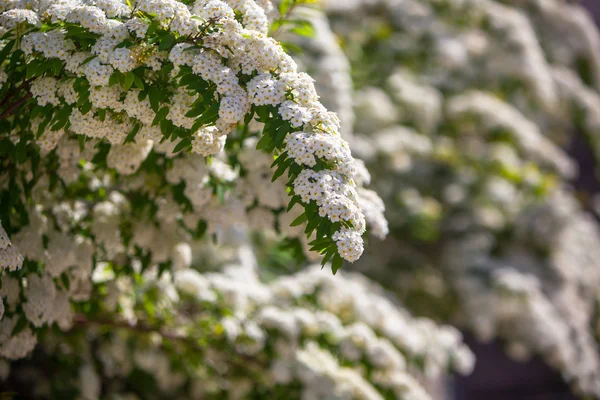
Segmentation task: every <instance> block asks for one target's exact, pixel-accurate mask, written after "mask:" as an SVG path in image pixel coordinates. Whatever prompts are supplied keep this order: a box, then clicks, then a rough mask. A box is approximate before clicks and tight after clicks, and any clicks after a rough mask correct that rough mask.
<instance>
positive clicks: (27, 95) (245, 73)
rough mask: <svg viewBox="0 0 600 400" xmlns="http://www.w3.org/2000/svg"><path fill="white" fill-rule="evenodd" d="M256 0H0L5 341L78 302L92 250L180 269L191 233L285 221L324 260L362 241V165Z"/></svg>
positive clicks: (17, 348) (83, 300)
mask: <svg viewBox="0 0 600 400" xmlns="http://www.w3.org/2000/svg"><path fill="white" fill-rule="evenodd" d="M288 6H289V4H288ZM281 11H285V9H284V7H283V8H281ZM269 13H273V9H272V6H271V5H270V3H268V2H265V4H262V5H259V4H258V3H256V2H254V1H253V0H244V1H231V2H223V1H219V0H216V1H213V0H211V1H196V2H189V1H188V2H180V1H174V0H141V1H120V0H108V1H59V2H56V1H44V0H42V1H38V0H31V1H25V0H24V1H5V2H2V3H1V4H0V35H1V38H0V65H1V66H2V72H1V73H0V85H1V86H0V244H1V245H0V270H1V271H2V277H1V279H2V286H1V289H0V325H1V330H2V335H0V355H1V356H2V357H5V358H8V359H18V358H21V357H24V356H26V355H27V354H28V353H30V352H31V351H32V349H33V348H34V346H35V344H36V337H37V334H38V333H42V332H43V331H44V328H47V327H48V326H52V325H54V324H56V325H57V326H58V327H59V328H60V329H62V330H69V329H71V328H72V326H73V324H74V321H75V315H76V312H82V313H83V314H86V313H89V312H90V304H97V303H95V302H92V303H90V301H91V300H90V299H91V298H92V296H93V295H94V296H95V294H94V293H95V291H96V290H97V289H98V288H97V287H95V286H94V284H93V283H92V281H91V279H90V276H91V275H92V273H95V271H97V270H98V268H99V265H105V264H107V265H109V266H110V268H112V269H114V270H115V271H118V275H119V276H120V275H125V276H126V275H128V274H131V273H132V271H133V269H132V268H133V265H137V264H138V263H139V265H140V268H141V270H142V271H145V270H147V269H149V268H151V267H156V268H158V270H159V272H160V274H162V273H163V272H165V271H168V270H182V269H185V268H187V267H189V266H190V265H191V263H192V260H193V244H194V243H195V242H197V241H198V240H200V239H201V238H202V237H203V236H204V234H205V233H208V234H211V235H212V236H216V237H221V238H223V237H226V236H227V235H228V234H230V233H231V232H232V230H234V229H236V228H240V227H247V228H250V229H256V230H260V231H264V230H267V229H268V230H276V231H277V232H283V233H288V236H289V237H296V238H299V239H300V241H301V243H302V244H303V246H304V249H305V250H306V253H307V254H310V253H311V252H313V251H314V252H316V253H317V254H320V255H322V256H323V260H322V262H323V264H325V263H326V262H328V261H331V264H332V268H333V272H334V273H335V272H336V271H337V270H338V269H339V268H340V266H341V265H342V262H343V260H344V259H345V260H348V261H351V262H353V261H356V260H357V259H358V258H359V257H360V255H361V253H362V251H363V238H362V236H363V234H364V232H365V230H366V220H365V216H364V214H363V212H362V210H361V204H365V201H377V200H378V198H375V199H374V200H373V196H372V194H369V196H371V197H369V198H370V199H371V200H366V199H367V197H365V196H364V195H361V191H363V189H362V188H358V187H357V182H358V184H360V185H362V182H363V181H365V177H367V176H368V173H367V172H366V170H365V169H364V166H362V165H361V164H357V163H356V162H355V160H354V159H353V158H352V156H351V154H350V150H349V147H348V144H347V143H346V142H345V141H344V140H343V139H342V138H341V136H340V134H339V133H338V130H339V120H338V118H337V117H336V115H335V114H334V113H332V112H329V111H327V110H326V109H325V108H324V107H323V106H322V105H321V104H320V103H319V100H318V96H317V93H316V91H315V89H314V86H313V81H312V79H311V78H310V77H309V76H308V75H307V74H305V73H298V72H297V71H296V64H295V62H294V60H293V59H292V58H291V57H290V56H289V55H287V54H286V53H285V52H284V51H283V50H282V47H281V46H280V45H279V43H278V42H276V41H275V40H274V39H272V38H270V37H269V36H268V29H269V26H268V22H269V21H268V18H267V14H269ZM284 16H285V15H282V16H281V17H279V18H278V19H277V23H278V24H279V25H285V24H286V23H287V22H286V20H285V18H284ZM292 25H294V24H292ZM296 25H297V24H296ZM300 26H302V25H301V24H300ZM295 29H297V27H296V28H295ZM254 149H256V150H254ZM285 173H287V180H284V178H281V179H279V180H278V178H280V177H281V176H282V175H284V174H285ZM272 181H274V182H272ZM362 193H367V192H362ZM363 198H364V199H363ZM286 209H287V210H288V211H290V210H291V211H290V212H291V214H287V213H286ZM382 211H383V210H382V209H380V210H379V212H380V213H381V212H382ZM290 215H291V216H293V218H290ZM376 218H380V221H379V223H380V224H383V225H382V227H381V228H378V230H381V229H384V230H385V227H386V226H385V220H383V222H382V221H381V218H382V216H381V215H376ZM290 225H291V226H290ZM307 238H310V239H307ZM74 303H77V304H74ZM73 307H75V309H74V308H73ZM93 307H96V306H93Z"/></svg>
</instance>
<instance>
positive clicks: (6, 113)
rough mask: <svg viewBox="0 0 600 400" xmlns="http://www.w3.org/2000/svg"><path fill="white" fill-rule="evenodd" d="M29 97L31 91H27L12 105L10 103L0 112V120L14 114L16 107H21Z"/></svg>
mask: <svg viewBox="0 0 600 400" xmlns="http://www.w3.org/2000/svg"><path fill="white" fill-rule="evenodd" d="M30 98H31V92H28V93H27V94H26V95H25V96H23V97H22V98H21V100H19V101H17V102H16V103H14V104H13V105H11V106H10V107H9V108H8V109H7V110H6V111H4V112H3V113H2V114H0V120H3V119H5V118H6V117H8V116H10V115H12V114H14V112H15V111H16V110H17V108H19V107H21V106H22V105H23V104H25V103H26V102H27V100H29V99H30Z"/></svg>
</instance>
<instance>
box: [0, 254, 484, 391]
mask: <svg viewBox="0 0 600 400" xmlns="http://www.w3.org/2000/svg"><path fill="white" fill-rule="evenodd" d="M248 251H249V249H248V248H245V247H242V248H241V249H240V253H239V254H240V256H241V258H240V259H239V260H238V261H235V260H234V261H228V263H227V265H226V266H225V267H224V270H223V272H218V273H200V272H198V271H197V270H194V269H191V268H187V269H183V270H178V271H175V272H174V273H173V274H172V275H171V274H170V273H166V274H165V275H162V276H159V274H158V271H157V270H156V269H154V270H147V271H145V272H144V273H143V274H142V275H143V280H137V279H136V278H135V277H131V276H120V277H119V278H118V279H117V280H110V276H111V275H113V274H116V273H117V272H116V271H115V269H114V267H113V266H111V265H108V264H107V265H105V266H104V267H103V268H102V269H100V270H97V272H95V273H94V277H93V279H94V284H95V285H96V286H97V287H98V288H103V290H101V292H104V295H103V296H105V298H106V299H105V301H104V303H103V306H102V307H103V310H102V311H101V312H100V313H98V315H96V316H95V318H94V317H92V316H90V317H89V318H85V319H84V318H78V319H77V320H76V321H75V324H76V326H75V327H74V329H73V330H71V332H70V333H69V334H67V336H66V337H67V338H68V340H67V341H66V342H65V343H62V344H61V345H60V346H57V344H58V343H59V342H58V341H59V340H62V339H61V337H57V336H54V335H50V336H47V337H46V338H45V339H44V342H43V343H42V345H43V346H44V348H45V349H46V350H45V351H46V352H47V354H49V355H51V356H53V357H58V358H60V357H64V356H67V354H71V356H69V357H71V361H72V362H71V363H70V364H69V366H65V367H64V368H65V370H64V371H61V374H63V375H64V379H63V381H61V382H60V387H62V388H63V389H62V390H65V388H75V389H76V390H79V391H80V393H81V394H82V395H85V396H87V397H86V398H98V397H99V395H100V389H101V386H100V382H99V381H100V377H102V380H103V381H105V382H104V383H103V386H104V387H105V388H106V389H105V390H104V391H103V392H102V394H103V395H104V396H109V397H110V396H117V395H118V394H120V395H122V396H125V395H127V396H134V393H138V395H139V396H141V397H142V398H146V397H147V396H151V395H156V394H157V393H159V394H160V395H161V396H173V395H177V396H179V397H181V398H230V399H243V398H253V397H260V398H281V397H284V398H290V399H295V398H298V399H300V398H302V399H322V398H330V397H335V398H344V399H369V400H375V399H384V398H395V399H406V398H410V399H415V400H416V399H422V400H426V399H430V398H431V396H430V395H429V394H428V393H427V391H426V390H425V388H424V387H423V384H427V383H428V382H431V381H432V379H434V378H436V377H439V376H442V375H443V374H444V373H446V372H448V371H451V370H454V371H457V372H459V373H468V372H469V371H470V370H471V369H472V367H473V356H472V354H471V352H470V351H469V350H468V349H467V348H466V347H465V346H464V345H463V344H462V343H461V336H460V333H459V332H458V331H456V330H455V329H454V328H452V327H449V326H438V325H436V324H435V323H433V322H432V321H431V320H428V319H423V318H413V317H411V316H410V315H408V314H407V313H405V312H403V311H401V310H400V309H399V308H398V304H395V303H394V302H392V301H390V300H388V299H387V298H386V294H385V292H384V291H382V289H381V288H380V287H379V286H377V285H375V284H373V283H370V282H369V281H368V280H366V279H365V278H363V277H361V276H358V275H354V274H348V275H346V274H340V275H338V276H335V277H333V276H331V274H324V273H323V272H322V271H321V270H320V269H319V268H318V267H317V266H313V267H310V268H308V269H307V270H305V271H303V272H300V273H297V274H294V275H288V276H284V277H281V278H278V279H275V280H274V281H271V282H268V283H265V282H263V281H262V280H261V279H260V277H259V275H258V270H257V265H256V264H255V261H253V259H252V256H251V254H248ZM240 261H241V262H240ZM139 282H143V284H140V283H139ZM134 293H135V295H134ZM117 301H118V303H117ZM117 304H118V305H119V308H118V309H116V310H112V308H114V307H116V306H117ZM150 304H152V306H153V308H154V311H153V315H154V317H153V322H152V325H150V324H149V323H148V322H144V318H145V314H146V312H147V311H146V310H145V308H146V307H148V306H149V305H150ZM109 311H110V312H113V311H115V312H114V316H115V317H116V319H113V320H111V321H109V320H106V319H103V318H102V317H101V315H102V313H105V312H109ZM83 330H85V331H86V335H87V340H85V339H84V338H85V336H82V335H81V333H82V331H83ZM91 343H93V344H91ZM76 348H79V349H80V350H78V351H77V352H76V357H74V358H73V355H72V354H73V353H72V352H73V351H74V350H75V349H76ZM81 349H83V350H81ZM184 349H187V352H185V351H184ZM39 356H41V354H37V353H34V355H33V357H34V360H36V359H37V357H39ZM94 360H96V362H95V361H94ZM7 374H8V379H13V380H15V381H17V382H21V383H23V384H33V383H34V382H35V384H34V386H35V387H36V395H37V396H44V395H45V396H49V395H51V394H52V393H58V392H57V390H59V389H58V387H59V382H57V380H55V379H49V378H48V376H44V375H42V374H38V373H37V371H35V372H32V373H25V370H24V369H21V367H20V366H19V365H14V366H13V367H11V368H9V371H6V373H5V374H4V377H5V378H6V377H7ZM139 374H142V376H146V377H147V378H146V379H145V380H143V381H142V382H143V386H141V387H139V388H138V387H136V386H135V385H136V379H135V377H136V376H137V375H139ZM138 385H139V384H138ZM134 389H135V390H134ZM110 398H112V397H110ZM115 398H116V397H115ZM128 398H129V397H128ZM132 398H137V397H132Z"/></svg>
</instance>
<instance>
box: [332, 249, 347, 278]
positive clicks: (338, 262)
mask: <svg viewBox="0 0 600 400" xmlns="http://www.w3.org/2000/svg"><path fill="white" fill-rule="evenodd" d="M342 264H344V259H343V258H342V256H340V255H339V254H337V253H336V254H335V255H334V256H333V260H332V261H331V271H332V272H333V274H334V275H335V274H336V273H337V272H338V271H339V269H340V268H342Z"/></svg>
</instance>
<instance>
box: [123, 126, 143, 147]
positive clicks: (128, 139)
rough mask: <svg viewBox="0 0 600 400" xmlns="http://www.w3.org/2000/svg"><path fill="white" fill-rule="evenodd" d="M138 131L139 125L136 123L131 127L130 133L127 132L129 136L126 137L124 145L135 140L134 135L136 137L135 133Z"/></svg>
mask: <svg viewBox="0 0 600 400" xmlns="http://www.w3.org/2000/svg"><path fill="white" fill-rule="evenodd" d="M139 131H140V124H139V123H136V124H135V125H134V126H133V129H132V130H131V132H129V134H128V135H127V137H126V138H125V141H124V143H130V142H133V139H135V135H137V133H138V132H139Z"/></svg>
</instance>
